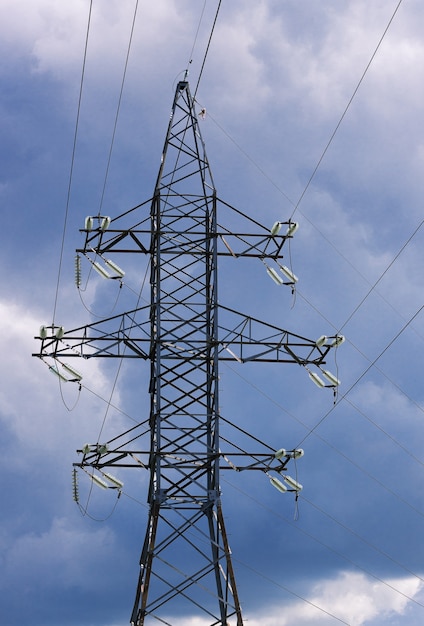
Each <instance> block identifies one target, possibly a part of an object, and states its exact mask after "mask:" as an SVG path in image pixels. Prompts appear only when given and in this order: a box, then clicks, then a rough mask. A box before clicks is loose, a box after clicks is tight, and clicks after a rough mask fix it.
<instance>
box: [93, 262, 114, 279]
mask: <svg viewBox="0 0 424 626" xmlns="http://www.w3.org/2000/svg"><path fill="white" fill-rule="evenodd" d="M92 265H93V267H94V269H95V270H96V272H97V273H98V274H100V276H102V277H103V278H110V274H109V272H108V271H107V270H105V268H104V267H102V266H101V265H100V263H99V262H98V261H93V263H92Z"/></svg>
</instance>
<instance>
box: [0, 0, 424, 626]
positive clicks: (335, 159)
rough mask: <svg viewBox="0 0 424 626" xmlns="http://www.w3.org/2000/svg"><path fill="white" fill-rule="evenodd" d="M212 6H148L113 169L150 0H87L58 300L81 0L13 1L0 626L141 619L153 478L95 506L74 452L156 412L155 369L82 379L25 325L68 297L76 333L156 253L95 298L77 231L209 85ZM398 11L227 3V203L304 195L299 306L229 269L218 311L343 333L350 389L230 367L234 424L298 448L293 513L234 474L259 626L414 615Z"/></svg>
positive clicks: (415, 108) (2, 255)
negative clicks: (179, 103) (82, 506)
mask: <svg viewBox="0 0 424 626" xmlns="http://www.w3.org/2000/svg"><path fill="white" fill-rule="evenodd" d="M153 4H154V6H151V5H153ZM217 4H218V3H217V2H212V1H211V0H210V1H209V2H207V3H206V4H205V5H204V3H203V2H201V1H199V0H156V2H154V3H151V2H146V1H144V0H140V1H139V5H138V12H137V17H136V21H135V28H134V34H133V40H132V46H131V51H130V56H129V62H128V67H127V74H126V80H125V85H124V90H123V94H122V100H121V107H120V113H119V118H118V122H117V126H116V134H115V141H114V145H113V151H112V157H111V161H110V168H109V171H108V176H107V179H106V182H105V175H106V168H107V163H108V155H109V150H110V146H111V140H112V133H113V127H114V122H115V117H116V111H117V104H118V99H119V93H120V88H121V83H122V76H123V71H124V65H125V58H126V54H127V49H128V42H129V37H130V31H131V24H132V20H133V16H134V8H135V2H134V0H120V1H119V2H118V1H114V0H108V1H104V2H100V1H99V0H94V2H93V10H92V16H91V27H90V34H89V41H88V50H87V63H86V70H85V78H84V85H83V92H82V99H81V110H80V119H79V128H78V135H77V142H76V152H75V160H74V165H73V174H72V181H71V186H70V195H69V210H68V214H67V219H66V222H67V224H66V233H65V240H64V248H63V262H62V269H61V273H60V281H59V290H58V292H57V294H56V285H57V280H58V269H59V263H60V258H61V257H60V252H61V240H62V233H63V228H64V221H65V212H66V206H67V199H68V187H69V181H70V168H71V156H72V147H73V140H74V133H75V123H76V116H77V106H78V97H79V87H80V80H81V69H82V60H83V53H84V43H85V35H86V28H87V19H88V12H89V2H88V0H74V2H72V3H62V2H54V0H33V1H29V0H27V1H25V0H20V1H18V2H16V1H13V2H12V1H11V0H1V2H0V52H1V54H0V72H1V90H0V93H1V95H0V107H1V115H0V124H1V142H0V159H1V167H0V201H1V207H2V219H3V228H2V237H1V240H2V245H1V248H0V259H1V265H2V272H1V278H0V281H1V285H2V289H1V293H0V319H1V324H2V356H1V365H0V367H1V385H0V428H1V439H0V446H1V454H0V464H1V470H2V471H1V474H0V476H1V478H0V481H1V486H2V491H1V492H2V506H1V513H0V515H1V529H0V547H1V557H0V558H1V561H0V565H1V567H0V589H1V597H2V600H1V603H0V607H1V608H0V613H1V622H2V624H4V625H5V626H15V625H17V624H18V623H19V624H21V623H22V620H23V619H26V618H27V615H28V614H30V615H31V621H32V623H33V624H34V625H35V626H48V625H49V624H58V623H59V624H61V625H67V626H88V625H90V626H97V625H100V624H101V625H102V626H123V625H124V624H127V623H128V621H129V616H130V612H131V608H132V604H133V601H134V594H135V585H136V581H137V575H138V572H137V563H138V558H139V552H140V549H141V544H142V541H143V538H144V531H145V523H146V519H147V517H146V511H147V509H146V505H145V500H146V494H147V489H146V480H147V476H145V475H144V474H142V473H141V472H140V474H139V473H138V472H136V471H135V470H128V471H127V472H126V473H125V472H121V473H120V474H119V477H120V478H122V479H123V480H124V481H125V487H124V494H123V496H122V497H121V498H120V500H119V501H116V494H115V492H108V493H103V492H100V490H93V492H92V495H91V498H90V502H89V506H88V509H87V514H86V515H85V516H82V515H81V512H80V510H79V509H78V507H77V506H76V504H75V503H74V502H73V500H72V482H71V468H72V463H73V462H74V461H76V460H77V455H76V453H75V450H76V449H77V448H80V447H81V445H82V444H84V443H85V442H86V441H88V442H96V441H97V440H98V438H99V433H100V432H101V434H102V436H104V438H107V437H108V436H113V435H114V434H117V433H119V432H122V431H123V430H125V429H126V428H129V427H131V426H132V425H133V424H134V420H135V421H138V420H140V419H145V417H146V416H147V413H146V411H147V410H148V397H147V385H148V380H147V375H146V372H145V371H144V370H143V368H142V367H141V366H139V364H131V367H130V366H129V365H126V364H124V366H123V367H122V369H121V370H120V372H119V377H118V379H117V384H116V387H115V388H113V386H114V381H115V377H116V373H117V370H118V367H119V364H118V363H111V362H108V363H107V364H105V363H104V362H101V361H100V360H91V361H89V362H85V363H83V364H81V365H80V364H79V363H78V369H80V370H81V371H82V372H83V374H84V379H83V388H82V391H81V393H80V394H78V390H77V388H76V387H75V386H73V385H72V384H67V385H66V386H62V388H60V387H59V386H58V381H57V380H56V379H55V378H54V377H53V376H51V374H50V373H49V372H48V370H47V367H45V366H44V365H43V363H41V362H40V361H38V360H36V359H33V358H31V353H32V352H33V351H34V350H36V349H37V344H36V342H35V341H34V340H33V336H34V335H36V334H37V333H38V328H39V326H40V324H43V323H44V324H49V323H51V322H52V315H53V311H54V310H55V319H56V321H57V322H58V323H60V324H63V325H64V326H65V328H72V327H76V326H79V325H82V324H85V323H88V322H91V321H93V320H96V319H99V316H102V315H103V316H108V315H111V314H112V313H118V312H119V311H121V310H125V309H126V308H131V307H132V306H134V305H135V297H134V290H135V291H137V289H138V288H139V286H140V276H142V274H143V271H144V268H145V260H144V259H132V258H130V257H128V256H127V257H126V258H125V263H124V262H122V264H126V262H127V259H128V267H125V269H126V270H127V274H126V277H125V289H123V290H122V292H123V293H122V294H121V297H120V299H119V300H118V304H117V305H116V307H115V303H116V298H117V295H118V294H117V286H116V284H113V285H110V284H109V282H106V281H103V282H101V280H100V279H99V280H97V278H95V277H92V278H90V280H89V282H88V284H87V285H85V283H84V288H85V291H84V294H83V297H82V298H80V295H79V294H78V292H77V289H76V287H75V285H74V279H73V275H74V260H73V259H74V250H75V248H76V247H77V246H79V245H81V243H82V236H81V235H80V234H79V232H78V229H79V228H82V227H83V224H84V218H85V216H86V215H90V214H92V215H96V214H97V213H98V211H99V210H100V208H101V211H102V213H104V214H107V215H111V216H113V215H116V214H119V213H121V212H123V211H124V210H126V209H127V208H130V207H132V206H134V205H136V204H138V203H139V202H141V201H143V200H146V199H148V198H149V197H150V196H151V194H152V191H153V187H154V183H155V180H156V175H157V171H158V167H159V159H160V154H161V150H162V144H163V140H164V136H165V132H166V127H167V123H168V119H169V110H170V106H171V104H172V98H173V92H174V89H175V85H176V81H178V80H179V79H181V78H182V77H183V75H184V70H185V69H186V68H187V66H188V65H189V61H190V59H192V63H190V75H189V79H190V81H191V84H192V91H193V90H194V87H195V85H196V83H197V78H198V76H199V71H200V67H201V64H202V61H203V57H204V54H205V50H206V45H207V41H208V38H209V34H210V31H211V27H212V23H213V19H214V16H215V12H216V9H217ZM398 5H399V3H398V0H395V1H392V0H390V2H389V1H388V0H373V1H372V2H366V1H365V0H346V1H345V2H340V1H339V0H332V1H330V0H323V1H322V2H319V3H318V2H315V1H314V0H301V1H299V0H296V1H295V0H263V1H259V2H247V3H246V2H242V1H241V0H232V1H231V2H228V1H227V2H226V1H225V0H223V2H222V6H221V10H220V13H219V17H218V21H217V24H216V28H215V31H214V35H213V38H212V42H211V46H210V50H209V54H208V57H207V62H206V65H205V69H204V71H203V74H202V78H201V82H200V86H199V90H198V94H197V99H198V101H199V106H200V105H201V106H205V107H206V108H207V111H208V114H207V117H206V119H205V120H204V121H202V122H201V124H202V125H201V130H202V133H203V138H204V140H205V142H206V149H207V154H208V157H209V161H210V165H211V168H212V172H213V174H214V180H215V184H216V187H217V191H218V195H219V196H220V197H221V198H222V199H224V200H225V201H227V202H229V203H230V204H232V205H234V206H236V207H238V208H239V209H240V210H242V211H245V212H246V213H247V214H249V215H251V216H252V217H254V218H255V219H257V220H258V221H261V222H262V223H263V224H265V225H268V224H269V226H271V225H272V224H273V222H274V221H276V220H278V219H281V220H285V219H288V218H289V217H290V215H292V213H293V211H294V210H295V207H296V211H295V213H294V219H296V220H297V221H299V223H300V228H299V230H298V232H297V233H296V235H295V238H294V240H293V242H292V245H291V261H292V266H293V271H294V272H295V273H296V275H297V276H298V277H299V283H298V288H297V292H296V295H295V298H294V297H293V296H292V294H291V292H290V290H289V289H287V288H284V287H277V286H276V285H275V284H274V283H273V282H272V281H271V280H270V279H269V277H268V276H267V275H266V273H265V271H264V268H263V266H262V265H261V263H260V262H259V261H256V262H255V261H249V260H247V259H239V260H236V261H235V260H233V259H225V260H224V261H222V263H221V264H220V272H221V273H220V279H219V280H220V283H219V294H220V302H221V303H222V304H225V305H227V306H232V307H234V308H236V309H238V310H240V311H242V312H244V313H249V314H252V315H254V316H256V317H260V318H261V319H264V320H265V321H268V322H270V323H274V324H276V325H278V326H281V327H283V328H286V329H288V330H291V331H293V332H297V333H299V334H301V335H303V336H307V337H310V338H316V337H318V336H320V335H321V334H328V335H331V334H335V333H336V332H341V333H343V334H344V335H346V337H347V341H346V343H345V344H344V345H343V346H341V347H340V349H339V350H338V351H337V362H334V361H332V362H329V363H328V369H330V370H332V371H336V370H337V372H338V376H339V378H340V379H341V380H342V385H341V387H340V390H339V395H338V398H337V402H336V405H334V404H333V396H332V394H331V392H330V391H329V390H321V389H318V388H317V387H316V386H314V385H313V383H312V382H311V381H310V380H309V379H308V377H307V375H306V372H305V371H304V370H303V369H299V368H296V367H295V366H290V365H273V366H267V365H261V364H254V363H253V364H249V365H246V366H240V365H238V364H237V363H234V365H232V364H229V365H225V364H223V365H222V367H221V408H222V414H223V416H224V417H226V418H227V419H230V420H232V421H234V422H235V423H236V424H239V425H240V426H242V427H243V428H244V429H246V430H248V431H250V432H252V434H254V435H255V436H257V437H258V438H260V439H263V440H265V441H266V442H267V443H269V444H270V445H272V446H275V448H276V449H277V448H280V447H282V446H283V447H286V448H293V447H296V446H299V445H301V447H303V448H304V449H305V456H304V457H303V458H302V459H301V460H300V461H299V462H298V464H297V471H298V476H299V480H300V482H301V483H302V484H303V485H304V490H303V492H302V495H301V497H300V499H299V502H298V510H297V509H296V507H295V502H294V500H293V498H292V494H285V495H284V496H283V495H282V494H280V493H278V492H277V491H276V490H274V489H272V487H271V486H270V485H269V483H268V481H267V479H266V478H265V477H264V476H256V475H255V476H252V475H248V473H247V472H246V473H244V474H241V475H239V474H237V475H236V474H232V473H230V472H225V475H224V476H223V477H222V478H223V479H222V491H223V509H224V515H225V518H226V523H227V526H228V528H227V530H228V532H229V537H230V543H231V547H232V551H233V560H234V567H235V571H236V577H237V582H238V587H239V595H240V598H241V602H242V607H243V611H244V618H245V620H246V621H247V620H248V622H247V623H249V624H250V626H259V625H261V626H263V625H264V626H274V625H275V626H284V625H285V624H292V623H293V622H296V623H297V624H305V625H306V624H307V625H308V626H311V625H312V624H317V626H332V625H333V624H337V623H344V624H349V625H351V626H362V625H367V626H382V625H383V624H384V625H385V626H386V625H390V626H404V625H408V626H415V625H419V624H422V622H423V615H424V585H423V582H424V553H423V552H424V548H423V542H422V526H423V516H424V493H423V487H422V478H423V465H424V455H423V441H424V439H423V436H424V428H423V386H422V371H423V367H422V366H423V359H422V350H423V339H424V316H423V313H422V311H421V307H423V296H422V294H423V286H424V285H423V284H424V272H423V269H422V268H423V256H424V255H423V244H424V236H423V228H422V222H423V208H422V202H423V167H424V127H423V124H422V108H423V96H424V93H423V92H424V83H423V81H422V76H423V73H424V41H423V37H422V32H423V23H424V7H423V6H422V3H421V2H420V1H419V0H403V2H401V3H400V5H399V6H398ZM204 6H205V10H204V14H203V19H202V21H201V24H200V28H199V30H198V36H197V38H196V32H197V29H198V26H199V20H200V16H201V13H202V9H203V7H204ZM397 7H398V9H397ZM396 9H397V11H396ZM393 16H394V17H393ZM392 17H393V21H392V22H391V23H390V25H389V22H390V20H391V18H392ZM388 25H389V28H388V30H387V32H386V34H385V36H384V38H383V40H382V42H381V45H380V46H379V47H378V50H377V52H376V54H375V57H374V58H373V54H374V52H375V50H376V48H377V46H378V44H379V41H380V40H381V38H382V35H383V33H384V32H385V29H386V28H387V26H388ZM194 44H195V45H194ZM193 46H194V49H193ZM370 60H372V62H371V64H370V65H369V67H368V64H369V63H370ZM367 67H368V69H367V71H366V74H365V76H364V77H363V75H364V71H365V70H366V68H367ZM362 77H363V80H362V82H361V83H360V81H361V78H362ZM359 83H360V85H359ZM358 85H359V88H358V89H357V87H358ZM356 89H357V91H356V92H355V90H356ZM353 95H354V97H353V100H352V101H351V103H350V106H349V107H348V109H347V111H346V107H347V106H348V103H349V102H350V100H351V98H352V96H353ZM345 112H346V114H345V115H344V113H345ZM343 115H344V117H343ZM342 117H343V119H342ZM340 121H341V123H340V125H339V126H338V124H339V122H340ZM336 129H337V132H336V133H335V135H334V137H333V139H332V141H331V143H330V145H329V146H328V149H327V150H326V151H325V149H326V147H327V145H328V143H329V140H330V138H331V137H332V135H333V133H334V131H335V130H336ZM324 151H325V154H324V157H323V158H322V160H321V161H320V159H321V157H322V155H323V153H324ZM318 164H319V167H318V169H317V170H316V173H315V175H314V176H313V178H312V180H310V179H311V176H312V174H313V172H314V171H315V168H316V167H317V165H318ZM102 197H103V198H102ZM299 199H301V202H300V204H299V205H298V201H299ZM226 219H228V220H229V219H230V217H229V216H226V215H225V213H224V214H220V215H219V221H220V223H223V224H226ZM56 295H57V300H56ZM114 307H115V308H114ZM75 366H77V365H76V362H75ZM112 389H113V391H114V392H113V395H111V393H112ZM109 400H111V404H112V405H111V406H110V407H108V401H109ZM85 478H87V477H85ZM88 482H89V481H88V479H87V480H86V481H84V475H82V476H81V480H80V491H81V499H82V501H85V500H84V498H86V497H87V493H88V491H87V490H88V487H89V486H88ZM106 518H107V519H106ZM103 519H106V521H104V522H102V521H96V520H103ZM173 623H175V624H176V626H183V625H184V626H204V625H203V623H202V622H201V621H199V620H198V619H196V618H195V617H194V616H185V617H184V618H183V619H181V621H174V622H173Z"/></svg>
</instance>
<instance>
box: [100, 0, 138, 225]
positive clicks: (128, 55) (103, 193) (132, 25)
mask: <svg viewBox="0 0 424 626" xmlns="http://www.w3.org/2000/svg"><path fill="white" fill-rule="evenodd" d="M137 10H138V0H136V3H135V7H134V15H133V19H132V24H131V32H130V39H129V42H128V48H127V54H126V58H125V65H124V72H123V76H122V81H121V89H120V92H119V98H118V105H117V108H116V115H115V122H114V125H113V131H112V139H111V142H110V148H109V155H108V160H107V165H106V172H105V178H104V182H103V189H102V195H101V198H100V206H99V215H100V213H101V211H102V206H103V199H104V195H105V190H106V183H107V179H108V175H109V168H110V162H111V159H112V151H113V146H114V142H115V134H116V128H117V125H118V118H119V112H120V109H121V102H122V94H123V92H124V85H125V78H126V75H127V68H128V61H129V57H130V51H131V44H132V40H133V34H134V26H135V21H136V18H137Z"/></svg>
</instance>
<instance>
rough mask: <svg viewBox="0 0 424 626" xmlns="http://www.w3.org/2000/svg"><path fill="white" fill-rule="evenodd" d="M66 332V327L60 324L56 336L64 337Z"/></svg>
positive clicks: (58, 337)
mask: <svg viewBox="0 0 424 626" xmlns="http://www.w3.org/2000/svg"><path fill="white" fill-rule="evenodd" d="M64 334H65V329H64V328H63V326H58V327H57V328H56V332H55V335H56V338H57V339H62V337H63V335H64Z"/></svg>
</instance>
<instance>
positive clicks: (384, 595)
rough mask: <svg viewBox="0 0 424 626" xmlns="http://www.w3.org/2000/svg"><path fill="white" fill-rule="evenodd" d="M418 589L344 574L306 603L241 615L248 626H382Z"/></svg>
mask: <svg viewBox="0 0 424 626" xmlns="http://www.w3.org/2000/svg"><path fill="white" fill-rule="evenodd" d="M391 587H393V588H394V589H396V590H398V591H399V592H400V593H396V591H394V589H392V588H391ZM421 588H422V584H421V582H420V581H419V580H417V579H416V578H412V577H411V578H398V579H390V580H388V581H387V585H385V584H384V583H381V582H376V581H374V579H370V578H368V577H367V576H365V575H364V574H354V573H352V572H344V573H342V574H340V575H339V576H338V577H337V578H335V579H329V580H323V581H321V582H319V583H317V584H315V585H314V588H313V589H312V591H311V593H310V594H308V595H306V596H305V600H306V601H299V602H298V601H297V602H293V603H289V602H287V603H284V604H279V605H278V606H273V607H270V608H262V609H261V611H260V613H258V614H255V613H254V612H243V618H244V620H245V622H246V624H249V626H289V625H290V624H300V625H302V624H305V625H311V624H317V625H319V626H327V625H328V626H332V625H333V624H334V623H336V620H335V619H334V617H336V618H337V619H338V620H341V621H342V623H347V624H349V626H363V625H364V624H370V626H371V625H372V624H377V623H383V622H379V621H378V620H380V619H385V618H389V617H391V616H394V615H398V616H401V615H404V613H405V612H406V610H407V608H408V606H409V605H410V604H411V600H412V599H413V598H415V596H416V595H417V594H418V592H419V591H420V590H421ZM209 623H210V622H209V621H208V620H205V619H201V618H196V617H190V616H186V617H183V618H174V617H173V618H172V624H173V626H208V624H209ZM229 626H235V620H232V621H231V620H230V621H229Z"/></svg>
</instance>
